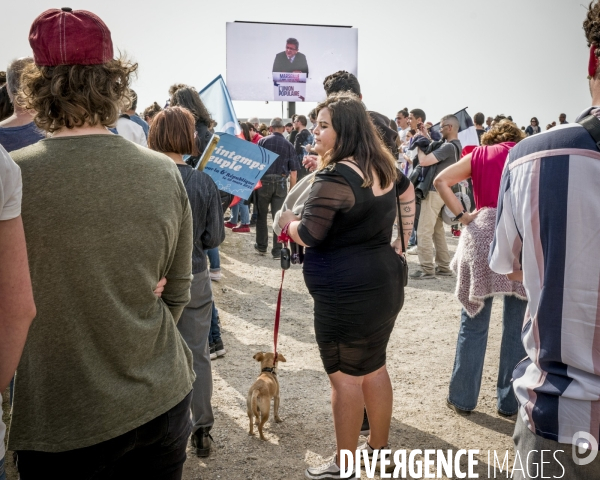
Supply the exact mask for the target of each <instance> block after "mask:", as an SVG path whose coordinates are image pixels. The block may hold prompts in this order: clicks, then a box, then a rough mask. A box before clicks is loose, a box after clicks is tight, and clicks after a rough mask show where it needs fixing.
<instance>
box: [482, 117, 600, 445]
mask: <svg viewBox="0 0 600 480" xmlns="http://www.w3.org/2000/svg"><path fill="white" fill-rule="evenodd" d="M590 110H591V109H588V110H587V111H585V112H584V115H587V114H588V113H589V111H590ZM582 116H583V115H582ZM489 262H490V267H491V268H492V270H494V271H495V272H497V273H500V274H507V273H510V272H513V271H518V270H521V269H522V270H523V284H524V286H525V290H526V291H527V296H528V299H529V307H528V309H527V312H526V314H525V318H524V321H523V330H522V340H523V345H524V347H525V351H526V353H527V357H526V358H525V359H524V360H523V361H522V362H521V363H519V364H518V365H517V366H516V368H515V370H514V374H513V386H514V390H515V394H516V396H517V399H518V401H519V405H520V410H519V414H520V415H521V417H522V419H523V421H524V422H525V424H526V425H527V426H528V427H529V429H530V430H531V431H533V432H535V433H536V434H537V435H539V436H541V437H544V438H547V439H551V440H555V441H558V442H560V443H573V444H578V440H577V439H578V438H579V437H577V435H576V434H577V433H578V432H585V433H589V434H591V435H592V436H593V437H595V438H596V440H597V441H600V151H599V150H598V148H597V146H596V144H595V142H594V141H593V140H592V138H591V136H590V135H589V133H588V132H587V131H586V130H585V129H584V128H583V127H582V126H581V125H579V124H577V123H571V124H568V125H561V126H558V127H555V128H553V129H551V130H549V131H546V132H543V133H540V134H538V135H534V136H531V137H528V138H527V139H525V140H523V141H522V142H520V143H519V144H517V145H516V146H515V147H514V148H513V149H512V150H511V151H510V154H509V157H508V160H507V163H506V165H505V168H504V172H503V176H502V183H501V187H500V195H499V202H498V213H497V222H496V233H495V237H494V241H493V243H492V245H491V248H490V257H489Z"/></svg>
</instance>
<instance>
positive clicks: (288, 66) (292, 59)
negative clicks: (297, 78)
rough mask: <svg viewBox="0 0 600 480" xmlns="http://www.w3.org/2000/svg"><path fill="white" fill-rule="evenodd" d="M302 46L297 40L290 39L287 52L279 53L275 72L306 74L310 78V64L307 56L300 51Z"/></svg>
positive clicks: (276, 58) (274, 65) (286, 48)
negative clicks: (307, 61)
mask: <svg viewBox="0 0 600 480" xmlns="http://www.w3.org/2000/svg"><path fill="white" fill-rule="evenodd" d="M299 46H300V44H299V43H298V40H296V39H295V38H288V39H287V41H286V42H285V52H281V53H278V54H277V55H276V56H275V61H274V62H273V72H283V73H306V75H307V76H308V63H306V56H305V55H304V54H303V53H300V52H299V51H298V48H299Z"/></svg>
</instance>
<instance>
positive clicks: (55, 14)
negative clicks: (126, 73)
mask: <svg viewBox="0 0 600 480" xmlns="http://www.w3.org/2000/svg"><path fill="white" fill-rule="evenodd" d="M29 45H31V48H32V49H33V59H34V61H35V64H36V65H38V66H41V67H55V66H57V65H100V64H103V63H108V62H109V61H111V60H112V59H113V44H112V39H111V37H110V30H109V29H108V27H107V26H106V24H105V23H104V22H103V21H102V20H100V18H99V17H98V16H96V15H94V14H93V13H92V12H88V11H86V10H75V11H73V10H72V9H71V8H67V7H65V8H61V9H60V10H59V9H51V10H46V11H45V12H44V13H42V14H41V15H40V16H39V17H37V18H36V19H35V20H34V21H33V24H32V25H31V30H30V31H29Z"/></svg>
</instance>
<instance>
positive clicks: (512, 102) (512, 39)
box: [0, 0, 590, 128]
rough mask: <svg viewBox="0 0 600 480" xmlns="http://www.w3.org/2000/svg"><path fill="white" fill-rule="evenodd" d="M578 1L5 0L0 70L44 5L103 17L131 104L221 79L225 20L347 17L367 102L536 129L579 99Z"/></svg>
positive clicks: (243, 111)
mask: <svg viewBox="0 0 600 480" xmlns="http://www.w3.org/2000/svg"><path fill="white" fill-rule="evenodd" d="M586 1H587V0H585V1H582V0H499V1H492V0H455V1H448V0H427V1H424V0H411V1H407V0H362V1H359V0H344V1H339V0H337V1H329V2H325V1H322V0H321V1H313V0H302V1H296V2H293V1H286V2H281V1H280V2H250V1H247V0H246V1H241V0H227V1H222V2H215V1H208V0H200V1H191V0H169V1H168V2H165V1H157V0H145V1H143V2H142V1H127V2H125V1H122V0H121V1H117V0H103V1H99V0H96V1H92V0H80V1H78V2H75V3H71V4H67V2H63V3H65V4H64V5H63V4H61V5H55V4H52V3H49V2H48V1H47V0H26V1H19V2H14V1H13V2H6V3H5V4H4V5H3V7H2V15H1V16H0V69H5V65H6V64H7V63H8V62H9V61H10V60H12V59H13V58H16V57H21V56H26V55H30V54H31V49H30V47H29V43H28V38H27V37H28V33H29V27H30V26H31V22H32V21H33V19H34V18H35V17H36V16H37V15H38V14H40V13H41V12H43V11H44V10H46V9H48V8H55V7H61V6H70V7H72V8H73V9H85V10H90V11H92V12H94V13H96V14H97V15H98V16H99V17H100V18H102V19H103V20H104V22H105V23H106V24H107V25H108V27H109V29H110V30H111V32H112V36H113V42H114V45H115V47H116V48H117V49H119V50H120V51H122V52H126V53H127V54H128V55H129V56H130V57H131V58H132V59H134V60H135V61H137V62H138V63H139V74H138V78H137V79H136V80H135V82H134V84H133V86H134V88H135V89H136V91H137V92H138V96H139V104H138V110H143V109H144V108H145V107H146V106H148V105H150V104H151V103H152V102H153V101H155V100H156V101H158V102H159V103H160V104H162V103H164V101H165V100H166V98H167V97H168V88H169V86H170V85H171V84H173V83H188V84H191V85H194V86H195V87H197V88H198V89H200V88H202V87H203V86H204V85H206V84H207V83H208V82H209V81H210V80H212V79H213V78H214V77H216V76H217V75H219V74H222V75H223V76H224V77H225V78H226V71H225V66H226V55H225V53H226V46H225V24H226V22H232V21H235V20H245V21H261V22H280V23H305V24H323V25H351V26H353V27H356V28H358V29H359V33H358V42H359V46H358V78H359V81H360V83H361V88H362V92H363V97H364V101H365V103H366V104H367V107H368V108H369V109H371V110H376V111H379V112H381V113H384V114H386V115H388V116H390V117H392V116H394V115H395V113H396V112H397V111H398V110H399V109H401V108H403V107H408V108H409V109H411V108H422V109H424V110H425V112H426V113H427V117H428V119H431V120H432V121H433V122H434V123H435V122H436V121H438V120H439V118H440V117H441V116H442V115H445V114H447V113H453V112H455V111H457V110H460V109H461V108H463V107H469V112H470V113H471V115H474V114H475V113H476V112H478V111H482V112H483V113H484V114H485V115H486V116H488V115H490V116H494V115H495V114H497V113H504V114H507V115H508V114H510V115H512V116H513V118H514V119H515V121H517V123H518V124H519V125H528V124H529V119H530V118H531V116H537V117H538V118H539V120H540V124H541V126H542V128H545V125H546V124H547V123H550V122H551V121H552V120H556V121H558V115H559V113H561V112H564V113H566V114H567V119H568V120H570V121H573V120H574V119H575V117H576V115H577V114H578V113H579V112H580V111H581V110H583V109H584V108H585V107H586V106H588V105H589V103H590V97H589V92H588V85H587V79H586V76H587V51H588V50H587V45H586V41H585V37H584V35H583V30H582V22H583V19H584V17H585V12H586V9H585V7H584V4H585V3H586ZM282 50H283V46H282ZM247 54H248V55H250V56H251V55H253V52H252V51H248V52H247ZM314 106H315V104H314V103H306V104H297V108H296V110H297V112H298V113H307V112H308V111H309V110H310V109H312V108H313V107H314ZM235 108H236V111H237V114H238V117H240V118H242V117H248V116H254V115H258V116H260V117H271V116H281V112H282V104H281V102H269V103H268V104H265V103H264V102H235Z"/></svg>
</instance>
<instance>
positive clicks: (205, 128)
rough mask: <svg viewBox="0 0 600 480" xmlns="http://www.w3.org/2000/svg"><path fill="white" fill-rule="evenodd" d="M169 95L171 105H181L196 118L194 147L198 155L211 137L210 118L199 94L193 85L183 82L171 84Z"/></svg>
mask: <svg viewBox="0 0 600 480" xmlns="http://www.w3.org/2000/svg"><path fill="white" fill-rule="evenodd" d="M169 94H170V95H171V102H170V106H171V107H183V108H186V109H187V110H189V111H190V112H191V114H192V115H193V116H194V119H195V120H196V140H195V142H196V148H197V150H198V152H200V154H199V155H202V152H204V150H205V149H206V146H207V145H208V143H209V142H210V138H211V137H212V131H211V127H212V118H210V113H208V110H207V109H206V107H205V106H204V103H202V100H201V99H200V95H198V92H197V91H196V89H195V88H194V87H189V86H188V85H184V84H177V85H173V86H172V87H171V88H170V89H169Z"/></svg>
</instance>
